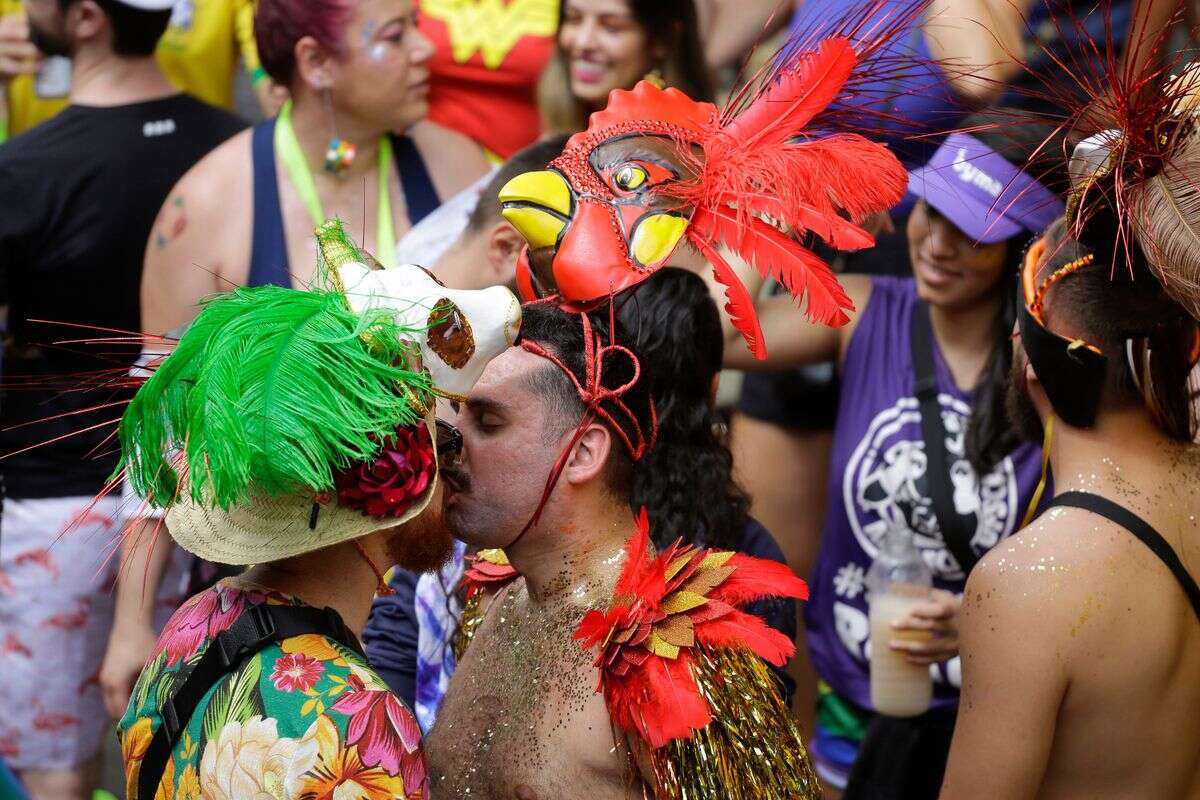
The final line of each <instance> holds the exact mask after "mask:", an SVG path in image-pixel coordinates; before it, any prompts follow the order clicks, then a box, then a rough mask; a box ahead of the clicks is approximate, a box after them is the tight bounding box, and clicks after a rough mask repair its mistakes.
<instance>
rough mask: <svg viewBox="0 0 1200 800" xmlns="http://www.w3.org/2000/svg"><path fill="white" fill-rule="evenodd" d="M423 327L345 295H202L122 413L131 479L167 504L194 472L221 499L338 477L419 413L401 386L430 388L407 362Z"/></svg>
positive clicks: (317, 484) (276, 291) (212, 500)
mask: <svg viewBox="0 0 1200 800" xmlns="http://www.w3.org/2000/svg"><path fill="white" fill-rule="evenodd" d="M419 333H420V331H417V330H415V329H413V328H410V327H406V326H402V325H399V324H397V323H396V321H395V319H394V317H393V315H392V314H391V313H389V312H388V311H386V310H383V309H381V310H378V311H373V312H368V313H367V314H363V315H361V316H360V315H358V314H355V313H354V312H353V311H351V310H350V308H349V307H348V306H347V305H346V299H345V297H344V296H343V295H342V294H340V293H337V292H330V291H299V290H295V289H285V288H280V287H276V286H261V287H255V288H250V289H237V290H235V291H233V292H230V293H228V294H223V295H217V296H216V297H214V298H211V299H209V300H207V301H205V303H204V306H203V309H202V310H201V311H200V314H199V315H198V316H197V317H196V319H195V321H194V322H193V323H192V325H191V327H190V328H188V330H187V332H186V333H185V334H184V335H183V337H182V338H181V339H180V341H179V343H178V345H177V346H176V348H175V351H174V352H173V353H172V354H171V355H170V356H169V357H167V358H166V359H165V360H164V361H163V363H162V365H161V366H160V367H159V368H158V370H157V371H156V372H155V373H154V375H153V376H151V378H150V379H149V380H148V381H147V382H146V383H145V385H143V386H142V388H141V389H140V390H139V391H138V393H137V395H136V396H135V397H134V399H133V401H132V402H131V403H130V405H129V407H128V408H127V409H126V411H125V414H124V416H123V417H122V419H121V425H120V430H119V435H120V439H121V447H122V457H121V459H122V464H123V465H124V466H126V467H127V468H128V472H129V477H130V481H131V483H132V484H133V487H134V488H135V489H137V490H138V491H139V492H140V493H142V494H143V495H145V496H146V497H148V498H149V499H150V502H151V503H153V504H154V505H156V506H160V507H163V506H168V505H170V504H171V503H173V502H174V501H175V499H176V497H177V495H178V494H179V493H180V489H181V487H180V480H181V479H182V476H181V474H180V473H181V472H184V471H186V474H187V479H186V480H187V483H188V487H187V491H188V492H189V494H190V496H191V498H192V499H193V500H195V501H196V502H200V503H205V504H213V505H217V506H220V507H222V508H228V507H229V506H230V505H231V504H236V503H239V502H242V501H245V500H246V499H248V496H249V489H250V487H251V486H252V485H253V486H254V487H255V488H256V489H257V490H261V491H265V492H267V493H269V494H285V493H291V492H295V491H300V490H310V491H313V492H319V491H324V490H326V489H330V488H332V487H333V471H334V470H335V469H338V468H342V467H345V466H347V465H349V464H350V463H351V462H354V461H363V460H366V459H369V458H372V457H374V455H375V454H376V453H377V452H378V449H379V437H382V436H384V435H387V434H389V433H391V432H392V431H394V430H395V429H396V428H397V427H398V426H402V425H411V424H413V423H415V422H417V420H418V419H419V417H418V415H417V413H416V411H415V410H414V409H413V408H412V406H411V405H410V404H409V402H408V400H407V399H406V397H407V395H406V393H405V392H404V389H405V388H408V389H410V390H412V391H413V392H416V393H417V394H418V395H422V394H424V393H426V392H428V391H429V390H430V382H429V377H428V375H427V374H425V373H423V372H417V371H414V370H412V369H409V368H408V366H407V365H408V363H409V357H410V356H411V355H414V354H417V353H418V352H419V351H418V350H417V347H416V344H415V343H414V342H413V339H414V337H415V336H416V335H419ZM172 450H182V451H183V452H184V454H185V458H184V461H185V464H184V469H183V470H177V467H176V465H175V464H173V463H172V461H171V455H170V454H171V451H172Z"/></svg>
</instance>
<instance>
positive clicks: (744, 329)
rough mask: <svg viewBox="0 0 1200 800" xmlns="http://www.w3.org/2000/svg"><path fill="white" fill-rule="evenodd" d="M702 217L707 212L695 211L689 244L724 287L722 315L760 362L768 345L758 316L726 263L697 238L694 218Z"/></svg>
mask: <svg viewBox="0 0 1200 800" xmlns="http://www.w3.org/2000/svg"><path fill="white" fill-rule="evenodd" d="M704 213H706V212H704V211H703V210H701V211H697V212H696V214H695V216H693V217H692V224H691V225H690V226H688V231H687V236H688V241H689V242H691V243H692V244H694V245H695V246H696V249H697V250H699V251H700V254H701V255H703V256H704V257H705V258H706V259H707V260H708V263H709V264H711V265H712V268H713V277H714V278H716V279H717V283H719V284H721V285H722V286H724V287H725V297H726V298H727V299H728V300H729V302H728V303H726V304H725V311H727V312H728V313H729V319H730V320H732V321H733V327H734V328H736V329H737V330H738V332H739V333H741V334H742V338H743V339H745V340H746V347H747V348H748V349H749V350H750V352H751V353H752V354H753V355H754V357H755V358H757V359H758V360H760V361H763V360H765V359H766V357H767V344H766V342H764V341H763V335H762V328H761V327H759V324H758V312H756V311H755V310H754V298H753V297H751V296H750V293H749V292H748V291H746V287H745V286H743V285H742V282H741V280H739V279H738V276H737V273H735V272H734V271H733V268H732V267H730V266H729V262H727V261H726V260H725V259H724V258H722V257H721V254H720V253H719V252H717V249H716V248H715V247H713V246H712V245H711V244H710V243H709V241H708V240H707V239H705V238H704V236H703V235H701V234H700V228H697V226H696V216H702V215H703V214H704Z"/></svg>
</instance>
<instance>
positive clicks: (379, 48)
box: [367, 42, 387, 64]
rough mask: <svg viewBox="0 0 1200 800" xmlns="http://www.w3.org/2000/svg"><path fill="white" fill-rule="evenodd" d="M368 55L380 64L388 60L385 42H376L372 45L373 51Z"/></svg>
mask: <svg viewBox="0 0 1200 800" xmlns="http://www.w3.org/2000/svg"><path fill="white" fill-rule="evenodd" d="M367 55H368V56H369V57H370V59H371V60H372V61H374V62H375V63H376V64H378V63H379V62H381V61H383V60H384V59H385V58H387V45H386V44H384V43H383V42H376V43H375V44H373V45H371V49H370V50H369V51H368V52H367Z"/></svg>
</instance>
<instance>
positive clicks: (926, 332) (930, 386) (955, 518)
mask: <svg viewBox="0 0 1200 800" xmlns="http://www.w3.org/2000/svg"><path fill="white" fill-rule="evenodd" d="M910 343H911V347H912V364H913V376H914V378H915V381H914V384H913V388H914V390H915V394H916V397H917V402H918V403H919V404H920V408H921V438H923V439H924V440H925V459H926V462H927V468H926V470H925V475H926V476H927V477H928V478H929V481H928V483H929V499H930V500H931V501H932V502H933V513H934V516H935V517H937V521H938V527H939V528H940V529H941V531H942V540H943V541H944V542H945V543H946V549H948V550H949V551H950V553H951V555H953V556H954V560H955V561H957V562H958V564H959V566H960V567H962V570H963V572H964V573H965V574H970V572H971V570H972V569H974V567H975V564H976V563H977V562H978V561H979V557H978V556H976V555H975V551H974V550H972V549H971V537H970V535H969V534H968V532H967V529H966V526H965V525H964V524H963V519H962V517H961V516H959V514H958V512H957V511H955V510H954V496H953V490H952V488H951V485H950V464H949V463H948V459H947V457H946V456H947V454H946V426H945V424H944V423H943V422H942V404H941V403H939V402H938V386H937V370H936V369H935V368H934V365H933V326H932V325H931V324H930V322H929V306H927V305H926V304H925V301H923V300H917V302H916V305H915V306H914V307H913V316H912V336H911V337H910Z"/></svg>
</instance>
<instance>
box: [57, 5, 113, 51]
mask: <svg viewBox="0 0 1200 800" xmlns="http://www.w3.org/2000/svg"><path fill="white" fill-rule="evenodd" d="M105 28H108V29H109V35H110V36H111V35H113V33H112V25H110V24H109V21H108V15H107V14H105V13H104V11H103V10H102V9H101V8H100V6H99V5H97V4H96V3H94V2H92V0H83V2H82V3H74V4H72V5H71V6H68V7H67V12H66V14H65V15H64V18H63V29H64V30H66V31H73V32H72V33H71V35H70V38H73V39H77V40H79V41H86V40H90V39H95V38H96V37H97V36H99V35H100V34H101V33H102V32H103V31H104V29H105Z"/></svg>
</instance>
